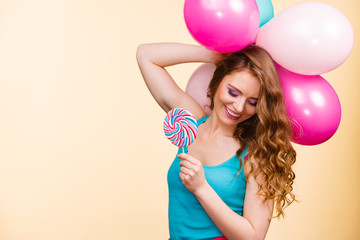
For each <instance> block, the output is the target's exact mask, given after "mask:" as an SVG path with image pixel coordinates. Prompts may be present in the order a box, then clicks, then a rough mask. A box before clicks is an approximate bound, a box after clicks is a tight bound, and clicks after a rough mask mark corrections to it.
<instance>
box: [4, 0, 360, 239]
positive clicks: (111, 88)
mask: <svg viewBox="0 0 360 240" xmlns="http://www.w3.org/2000/svg"><path fill="white" fill-rule="evenodd" d="M298 2H302V1H299V0H273V5H274V9H275V14H276V13H278V12H280V11H281V10H283V9H285V8H286V7H288V6H291V5H293V4H295V3H298ZM321 2H324V3H327V4H330V5H332V6H334V7H336V8H337V9H339V10H340V11H342V12H343V13H344V14H345V15H346V16H347V17H348V19H349V20H350V22H351V23H352V25H353V28H354V32H355V44H354V48H353V51H352V53H351V55H350V57H349V58H348V59H347V61H346V62H345V63H344V64H343V65H341V66H340V67H339V68H337V69H335V70H333V71H331V72H330V73H327V74H324V75H323V76H324V77H325V79H327V80H328V81H329V82H330V83H331V84H332V86H333V87H334V89H335V91H336V92H337V93H338V96H339V98H340V102H341V105H342V120H341V123H340V126H339V129H338V131H337V132H336V134H335V135H334V136H333V137H332V138H331V139H330V140H329V141H327V142H325V143H323V144H321V145H318V146H310V147H309V146H307V147H306V146H300V145H296V144H294V146H295V148H296V150H297V153H298V158H297V162H296V164H295V166H294V169H295V172H296V183H295V189H294V190H295V193H296V195H297V198H298V199H299V200H300V202H299V203H294V204H292V205H291V206H290V207H289V208H288V209H287V210H286V213H287V217H286V218H285V219H284V220H280V221H278V220H273V221H272V223H271V225H270V229H269V232H268V236H267V239H270V240H271V239H273V240H288V239H294V240H296V239H299V240H300V239H308V240H315V239H327V240H331V239H349V240H350V239H359V238H360V228H359V224H360V204H359V202H360V201H359V200H360V186H359V185H360V184H359V182H360V174H359V170H360V157H359V156H360V147H359V146H358V139H359V137H358V136H359V133H360V131H359V130H360V126H359V125H360V124H359V122H360V107H359V102H360V83H359V82H360V81H359V79H360V68H359V60H360V59H359V58H360V52H359V42H358V38H359V27H360V19H359V16H360V15H359V14H358V12H359V10H360V2H359V1H358V0H343V1H338V0H322V1H321ZM183 4H184V1H183V0H181V1H180V0H172V1H169V0H167V1H164V0H152V1H149V0H140V1H124V0H120V1H118V0H102V1H99V0H98V1H95V0H52V1H51V0H48V1H46V0H31V1H30V0H1V1H0V123H1V124H0V239H2V240H32V239H34V240H50V239H51V240H65V239H66V240H85V239H86V240H99V239H106V240H115V239H119V240H121V239H132V240H133V239H134V240H137V239H139V240H144V239H150V240H153V239H154V240H158V239H167V238H168V222H167V201H168V190H167V183H166V175H167V170H168V168H169V166H170V164H171V162H172V161H173V158H174V156H175V153H176V148H175V146H173V145H172V144H171V143H170V142H169V141H168V140H167V139H166V137H165V136H164V134H163V130H162V121H163V118H164V117H165V113H164V112H163V111H162V110H161V109H160V107H159V106H158V105H157V104H156V102H155V101H154V100H153V98H152V97H151V95H150V93H149V92H148V90H147V88H146V86H145V84H144V82H143V80H142V77H141V74H140V72H139V70H138V66H137V63H136V58H135V54H136V49H137V46H138V45H139V44H140V43H147V42H183V43H195V41H194V40H193V39H192V37H191V36H190V34H189V32H188V31H187V29H186V26H185V22H184V18H183ZM304 14H306V13H304ZM198 66H199V64H183V65H180V66H175V67H171V68H169V71H170V72H171V74H172V75H173V76H174V78H175V80H176V81H177V82H178V83H179V85H180V86H181V87H182V88H185V86H186V83H187V81H188V79H189V77H190V76H191V74H192V73H193V71H194V70H195V69H196V68H197V67H198Z"/></svg>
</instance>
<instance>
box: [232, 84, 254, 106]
mask: <svg viewBox="0 0 360 240" xmlns="http://www.w3.org/2000/svg"><path fill="white" fill-rule="evenodd" d="M228 93H229V94H230V96H232V97H237V96H239V94H237V91H235V90H233V89H231V88H228ZM248 103H249V104H250V105H251V106H254V107H255V106H256V104H257V100H255V99H249V100H248Z"/></svg>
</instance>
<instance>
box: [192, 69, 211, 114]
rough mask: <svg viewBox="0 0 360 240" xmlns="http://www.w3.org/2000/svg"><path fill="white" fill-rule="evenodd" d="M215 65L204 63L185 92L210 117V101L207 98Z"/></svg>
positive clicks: (193, 75)
mask: <svg viewBox="0 0 360 240" xmlns="http://www.w3.org/2000/svg"><path fill="white" fill-rule="evenodd" d="M214 71H215V65H214V64H211V63H204V64H202V65H200V67H198V68H197V69H196V70H195V72H194V73H193V74H192V75H191V77H190V79H189V81H188V83H187V86H186V90H185V92H187V93H188V94H189V95H190V96H192V97H193V98H194V99H195V100H196V101H197V102H198V103H199V104H200V106H201V107H202V109H204V111H205V112H206V114H208V115H210V113H211V109H210V108H209V107H207V106H210V99H209V98H208V97H207V96H206V95H207V91H208V87H209V83H210V80H211V78H212V76H213V74H214Z"/></svg>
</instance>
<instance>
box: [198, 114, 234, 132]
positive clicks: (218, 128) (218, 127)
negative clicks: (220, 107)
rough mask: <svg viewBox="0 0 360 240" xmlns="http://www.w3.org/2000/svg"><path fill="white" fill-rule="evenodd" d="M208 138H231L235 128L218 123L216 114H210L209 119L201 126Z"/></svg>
mask: <svg viewBox="0 0 360 240" xmlns="http://www.w3.org/2000/svg"><path fill="white" fill-rule="evenodd" d="M202 125H204V129H205V132H206V133H207V134H208V135H209V137H226V138H233V137H234V132H235V129H236V126H228V125H225V124H224V123H222V122H221V121H219V118H218V117H217V116H216V113H214V112H212V113H211V114H210V116H209V118H208V119H207V120H206V121H205V122H204V123H203V124H202Z"/></svg>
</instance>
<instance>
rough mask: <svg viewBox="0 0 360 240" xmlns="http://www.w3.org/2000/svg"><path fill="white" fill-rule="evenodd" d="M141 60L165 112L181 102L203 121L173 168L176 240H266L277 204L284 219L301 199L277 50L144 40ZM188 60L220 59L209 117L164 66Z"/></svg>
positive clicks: (171, 183)
mask: <svg viewBox="0 0 360 240" xmlns="http://www.w3.org/2000/svg"><path fill="white" fill-rule="evenodd" d="M137 60H138V64H139V67H140V70H141V73H142V75H143V78H144V80H145V83H146V85H147V87H148V88H149V90H150V92H151V94H152V96H153V97H154V98H155V100H156V101H157V103H158V104H159V105H160V106H161V108H162V109H163V110H164V111H165V112H168V111H169V110H171V109H173V108H179V107H181V108H185V109H187V110H188V111H190V112H191V113H192V114H193V115H194V116H195V118H196V119H197V120H198V135H197V138H196V140H195V141H194V142H193V143H192V144H191V145H190V146H189V147H188V148H186V149H185V153H181V154H178V156H176V158H175V160H174V162H173V163H172V165H171V167H170V169H169V172H168V184H169V228H170V237H171V240H176V239H214V238H216V237H219V236H225V237H226V238H227V239H247V240H248V239H264V238H265V236H266V233H267V230H268V228H269V225H270V221H271V218H272V215H273V209H274V206H275V209H276V215H275V216H276V217H279V216H282V215H284V211H283V210H284V208H285V207H286V206H288V205H289V204H291V203H292V202H293V201H294V200H295V196H294V194H293V193H292V184H293V180H294V178H295V174H294V172H293V171H292V169H291V166H292V165H293V164H294V162H295V158H296V153H295V151H294V149H293V147H292V146H291V143H290V139H291V127H290V123H289V120H288V118H287V115H286V110H285V104H284V100H283V95H282V90H281V85H280V83H279V79H278V76H277V72H276V69H275V66H274V63H273V61H272V59H271V57H270V55H269V54H268V53H267V52H266V51H265V50H264V49H262V48H260V47H257V46H249V47H247V48H245V49H243V50H241V51H239V52H236V53H232V54H229V55H228V56H226V57H224V55H223V54H219V53H215V52H212V51H210V50H207V49H205V48H204V47H202V46H193V45H186V44H177V43H161V44H144V45H140V46H139V48H138V51H137ZM187 62H211V63H216V66H217V67H216V70H215V72H214V75H213V78H212V80H211V82H210V85H209V90H208V97H209V98H210V99H211V104H210V108H211V109H212V112H211V114H210V116H206V113H205V112H204V110H203V109H202V108H201V107H200V105H199V104H198V103H197V102H196V101H195V100H194V99H193V98H192V97H190V96H189V95H188V94H186V93H185V92H184V91H183V90H181V89H180V88H179V87H178V86H177V84H176V83H175V82H174V80H173V79H172V78H171V76H170V75H169V74H168V72H167V71H166V70H165V67H167V66H171V65H175V64H179V63H187ZM178 153H180V150H179V152H178ZM226 238H224V239H226Z"/></svg>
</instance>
